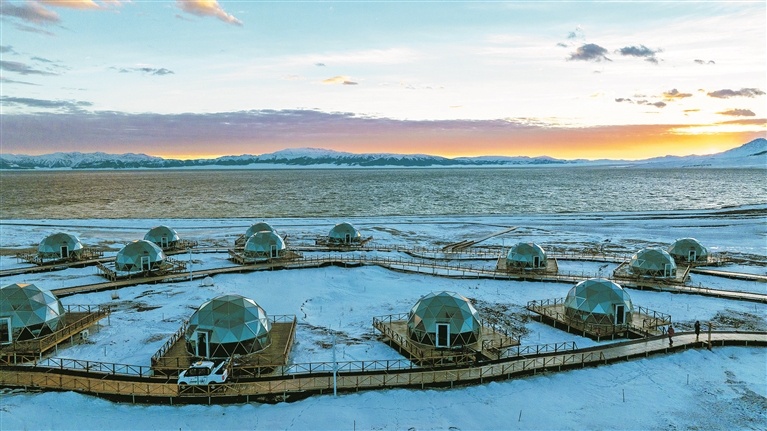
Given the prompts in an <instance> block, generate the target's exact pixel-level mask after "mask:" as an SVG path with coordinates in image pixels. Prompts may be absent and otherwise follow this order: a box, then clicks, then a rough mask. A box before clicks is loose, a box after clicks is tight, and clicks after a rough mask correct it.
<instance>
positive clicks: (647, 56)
mask: <svg viewBox="0 0 767 431" xmlns="http://www.w3.org/2000/svg"><path fill="white" fill-rule="evenodd" d="M662 51H663V50H662V49H654V50H653V49H650V48H648V47H646V46H644V45H639V46H633V45H632V46H624V47H623V48H621V49H619V50H617V51H616V52H617V53H619V54H620V55H622V56H624V57H625V56H629V57H639V58H644V60H645V61H646V62H649V63H653V64H658V58H657V57H655V54H657V53H659V52H662Z"/></svg>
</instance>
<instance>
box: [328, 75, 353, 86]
mask: <svg viewBox="0 0 767 431" xmlns="http://www.w3.org/2000/svg"><path fill="white" fill-rule="evenodd" d="M322 83H323V84H340V85H357V83H356V82H354V81H352V80H351V78H350V77H348V76H346V75H338V76H334V77H332V78H328V79H323V80H322Z"/></svg>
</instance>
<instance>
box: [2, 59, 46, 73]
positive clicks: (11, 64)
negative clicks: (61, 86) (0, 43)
mask: <svg viewBox="0 0 767 431" xmlns="http://www.w3.org/2000/svg"><path fill="white" fill-rule="evenodd" d="M0 70H7V71H8V72H16V73H18V74H19V75H43V76H54V75H58V73H53V72H47V71H44V70H38V69H33V68H31V67H30V66H28V65H26V64H24V63H19V62H16V61H2V60H0Z"/></svg>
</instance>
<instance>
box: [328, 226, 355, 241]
mask: <svg viewBox="0 0 767 431" xmlns="http://www.w3.org/2000/svg"><path fill="white" fill-rule="evenodd" d="M328 241H330V242H331V243H335V244H352V243H355V242H360V241H362V234H360V231H358V230H357V229H356V228H355V227H354V226H352V225H351V224H349V223H346V222H343V223H338V224H337V225H335V226H333V228H332V229H330V233H328Z"/></svg>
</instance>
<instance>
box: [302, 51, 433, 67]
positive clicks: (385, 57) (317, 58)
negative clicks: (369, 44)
mask: <svg viewBox="0 0 767 431" xmlns="http://www.w3.org/2000/svg"><path fill="white" fill-rule="evenodd" d="M419 57H420V55H419V54H418V52H416V51H413V50H412V49H409V48H387V49H368V50H360V51H345V52H333V53H321V54H310V55H299V56H295V57H292V58H291V59H290V60H291V62H292V63H295V64H296V65H301V66H303V65H305V64H307V63H311V64H314V65H316V66H319V65H320V64H324V65H326V64H333V65H334V66H338V65H347V64H403V63H411V62H413V61H415V60H417V59H418V58H419Z"/></svg>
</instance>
